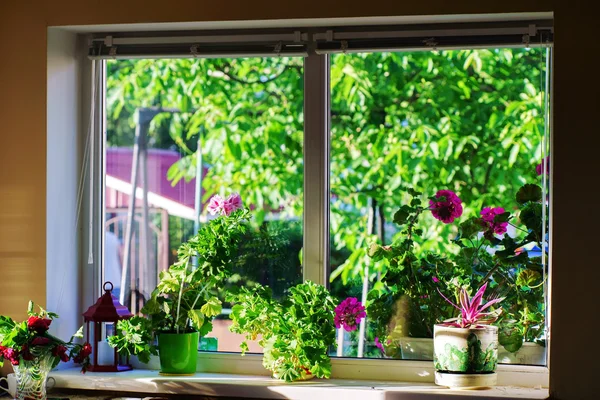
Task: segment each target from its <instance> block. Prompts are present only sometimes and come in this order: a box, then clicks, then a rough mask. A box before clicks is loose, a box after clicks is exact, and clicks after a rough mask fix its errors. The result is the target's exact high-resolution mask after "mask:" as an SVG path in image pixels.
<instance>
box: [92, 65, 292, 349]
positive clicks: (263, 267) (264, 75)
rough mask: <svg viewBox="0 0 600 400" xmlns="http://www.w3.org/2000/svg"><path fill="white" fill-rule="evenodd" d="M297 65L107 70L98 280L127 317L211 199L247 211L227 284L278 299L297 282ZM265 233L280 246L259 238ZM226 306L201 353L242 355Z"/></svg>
mask: <svg viewBox="0 0 600 400" xmlns="http://www.w3.org/2000/svg"><path fill="white" fill-rule="evenodd" d="M302 61H303V60H302V59H301V58H285V57H281V58H247V59H178V60H119V61H115V60H111V61H107V77H106V81H107V93H106V122H107V134H106V146H105V160H106V171H105V172H106V173H105V178H106V188H105V190H106V196H105V213H106V219H105V221H106V222H105V249H104V252H105V257H104V260H105V262H104V279H105V280H110V281H112V282H113V283H114V284H115V291H116V294H117V295H118V296H120V298H121V301H122V302H123V304H125V305H126V306H127V307H129V308H130V309H131V310H132V311H133V312H134V313H139V312H140V309H141V308H142V306H143V304H144V303H145V302H146V301H147V300H148V298H149V296H150V294H151V292H152V290H153V289H154V288H155V286H156V283H157V278H158V274H159V273H160V271H163V270H165V269H167V268H169V266H170V265H172V264H173V263H174V262H175V261H176V258H177V249H178V247H179V246H180V245H181V244H182V243H183V242H185V241H186V240H188V239H189V238H190V237H191V236H192V235H194V233H195V232H197V231H198V229H199V227H201V226H202V224H204V223H206V221H207V220H208V218H211V216H210V215H209V214H208V213H207V210H206V206H207V203H208V200H209V199H210V198H211V197H212V196H213V195H215V194H220V195H222V196H227V195H229V194H231V193H233V192H238V193H239V194H240V195H241V197H242V201H243V203H244V205H245V206H247V207H250V208H251V209H252V211H253V212H252V216H253V220H252V222H251V229H250V230H249V231H248V232H247V234H246V236H247V237H246V238H245V240H244V241H243V243H244V244H243V245H242V249H241V253H242V254H243V257H241V258H240V259H239V260H238V265H235V271H236V273H235V275H234V276H233V277H232V278H231V280H230V282H229V285H237V286H239V285H252V284H254V283H261V284H263V285H269V286H270V287H271V288H272V290H273V293H274V296H275V297H279V296H281V295H282V294H283V292H284V291H285V290H286V289H287V288H288V287H290V286H292V285H295V284H297V283H300V282H301V281H302V265H301V257H300V251H301V249H302V242H303V233H302V232H303V229H302V213H303V209H302V208H303V161H302V154H303V113H302V110H303V62H302ZM134 166H137V169H136V168H134ZM144 182H145V184H144ZM132 187H137V194H136V196H135V203H133V204H132V203H130V200H131V194H132V190H131V188H132ZM132 206H133V208H132V211H133V213H132V214H131V215H133V218H128V211H129V210H130V209H131V207H132ZM273 231H278V232H280V233H281V236H280V240H279V241H278V242H276V243H273V242H270V241H268V240H266V239H265V238H266V237H267V235H265V232H273ZM223 293H224V291H223ZM228 306H229V305H228V304H224V310H223V314H222V315H220V316H218V317H217V318H216V320H215V321H214V323H213V326H214V327H213V331H212V332H211V333H210V334H209V335H208V336H209V337H212V338H216V339H217V340H216V341H215V340H214V339H208V338H205V339H204V340H203V341H202V342H201V345H200V347H201V348H202V349H207V350H216V349H218V350H219V351H239V344H240V342H241V340H242V337H241V336H238V335H234V334H232V333H230V332H229V330H228V328H229V325H230V323H231V321H230V319H229V317H228V313H229V311H230V309H229V308H228ZM250 351H256V352H259V351H261V349H260V347H259V346H258V345H257V344H256V343H250Z"/></svg>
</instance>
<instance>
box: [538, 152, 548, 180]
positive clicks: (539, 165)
mask: <svg viewBox="0 0 600 400" xmlns="http://www.w3.org/2000/svg"><path fill="white" fill-rule="evenodd" d="M544 161H545V162H546V174H550V156H547V157H546V158H544V159H543V160H542V162H541V163H539V164H538V165H537V166H536V167H535V172H536V173H537V174H538V176H539V175H541V174H542V172H543V168H544Z"/></svg>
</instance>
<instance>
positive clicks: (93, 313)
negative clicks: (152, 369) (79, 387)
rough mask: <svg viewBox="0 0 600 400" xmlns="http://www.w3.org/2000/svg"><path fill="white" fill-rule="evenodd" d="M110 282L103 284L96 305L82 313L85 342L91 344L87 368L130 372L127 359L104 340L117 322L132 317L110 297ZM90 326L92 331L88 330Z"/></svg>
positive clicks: (96, 370) (98, 370) (113, 330)
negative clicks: (89, 361)
mask: <svg viewBox="0 0 600 400" xmlns="http://www.w3.org/2000/svg"><path fill="white" fill-rule="evenodd" d="M113 287H114V286H113V284H112V282H105V283H104V286H103V289H104V294H103V295H102V296H101V297H100V298H99V299H98V301H97V302H96V304H94V305H93V306H91V307H90V308H88V310H87V311H86V312H84V313H83V320H84V322H85V323H86V340H87V342H89V343H91V344H92V349H93V351H92V360H91V365H90V367H89V368H88V370H89V371H92V372H121V371H129V370H131V369H132V368H131V365H129V357H121V356H119V354H118V353H117V349H113V348H112V347H110V346H109V344H108V341H107V340H106V339H107V337H108V336H111V335H112V334H114V332H115V329H116V325H117V322H119V321H120V320H123V319H129V318H131V317H133V314H131V312H129V310H128V309H127V307H125V306H124V305H122V304H121V303H119V300H118V299H117V298H116V297H115V296H113V295H112V290H113ZM90 324H91V325H92V330H90Z"/></svg>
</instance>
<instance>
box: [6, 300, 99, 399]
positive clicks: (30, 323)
mask: <svg viewBox="0 0 600 400" xmlns="http://www.w3.org/2000/svg"><path fill="white" fill-rule="evenodd" d="M27 315H28V318H27V320H26V321H23V322H21V323H17V322H15V321H13V319H12V318H10V317H6V316H0V367H1V366H2V365H3V363H4V361H8V362H10V363H11V364H12V368H13V371H14V373H15V379H16V382H17V385H16V386H17V387H16V398H17V399H19V400H25V399H38V400H45V399H46V379H47V376H48V373H49V372H50V371H51V370H52V369H53V368H54V367H56V366H57V365H58V364H59V363H60V362H61V361H62V362H68V361H69V360H71V359H72V360H73V361H74V362H76V363H78V364H82V369H81V371H82V372H85V370H86V367H87V366H88V365H89V362H90V360H89V356H90V354H91V353H92V347H91V346H90V344H89V343H84V344H78V343H75V339H76V338H82V337H83V329H82V328H80V329H79V330H78V331H77V332H76V333H75V334H74V335H73V336H72V337H71V339H70V340H69V341H68V342H65V341H63V340H61V339H59V338H57V337H55V336H53V335H51V334H50V333H49V332H48V329H49V328H50V324H51V323H52V321H53V320H55V319H57V318H58V315H57V314H55V313H52V312H48V311H46V310H44V309H42V308H41V307H40V308H39V312H35V311H34V304H33V302H31V301H30V302H29V307H28V311H27Z"/></svg>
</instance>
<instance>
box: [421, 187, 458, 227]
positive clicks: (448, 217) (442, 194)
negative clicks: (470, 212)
mask: <svg viewBox="0 0 600 400" xmlns="http://www.w3.org/2000/svg"><path fill="white" fill-rule="evenodd" d="M429 207H430V209H431V213H432V214H433V216H434V217H435V218H436V219H438V220H440V221H442V222H443V223H445V224H450V223H452V222H453V221H454V220H455V219H456V218H458V217H460V216H461V215H462V213H463V207H462V201H461V200H460V198H459V197H458V196H457V195H456V193H454V192H453V191H451V190H438V192H437V193H436V194H435V201H434V200H429Z"/></svg>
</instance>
